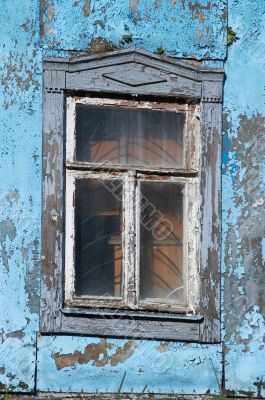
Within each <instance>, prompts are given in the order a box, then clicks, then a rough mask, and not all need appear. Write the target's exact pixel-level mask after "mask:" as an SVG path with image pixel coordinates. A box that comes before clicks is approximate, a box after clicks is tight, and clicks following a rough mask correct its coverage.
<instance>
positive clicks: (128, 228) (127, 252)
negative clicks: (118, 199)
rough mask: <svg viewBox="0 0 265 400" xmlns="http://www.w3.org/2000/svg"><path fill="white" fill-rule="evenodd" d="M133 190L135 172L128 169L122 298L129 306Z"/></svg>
mask: <svg viewBox="0 0 265 400" xmlns="http://www.w3.org/2000/svg"><path fill="white" fill-rule="evenodd" d="M135 190H136V173H135V171H129V172H128V174H126V177H125V181H124V192H123V201H124V206H123V209H124V235H123V265H124V273H125V280H124V281H125V282H124V298H125V302H126V304H127V305H128V306H129V307H133V306H135V303H136V287H135V248H136V246H135Z"/></svg>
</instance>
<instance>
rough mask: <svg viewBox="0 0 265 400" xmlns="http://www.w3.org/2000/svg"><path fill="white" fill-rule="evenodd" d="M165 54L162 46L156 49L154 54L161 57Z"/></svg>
mask: <svg viewBox="0 0 265 400" xmlns="http://www.w3.org/2000/svg"><path fill="white" fill-rule="evenodd" d="M165 52H166V50H165V49H164V48H163V47H162V46H160V47H158V48H157V49H156V51H155V54H158V55H160V56H162V55H163V54H165Z"/></svg>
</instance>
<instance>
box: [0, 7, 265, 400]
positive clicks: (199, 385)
mask: <svg viewBox="0 0 265 400" xmlns="http://www.w3.org/2000/svg"><path fill="white" fill-rule="evenodd" d="M40 6H41V7H40ZM227 11H228V15H229V21H228V25H229V26H231V27H232V29H233V30H234V31H235V32H236V34H237V37H238V40H236V41H235V43H234V44H233V45H232V46H230V47H229V49H228V54H227V56H228V57H227V60H225V57H226V52H227V47H226V14H227ZM0 16H1V28H0V31H1V39H2V40H1V43H0V54H1V58H0V114H1V130H0V140H1V146H0V304H1V311H0V391H1V390H2V391H5V390H6V389H8V390H12V391H17V392H30V391H33V390H34V389H35V378H36V376H35V366H36V346H37V345H38V360H37V361H38V369H37V389H38V390H42V391H70V392H73V391H76V392H83V391H85V392H96V391H99V392H100V391H101V392H117V390H118V387H119V385H120V382H121V380H122V377H123V376H124V373H125V372H126V376H125V380H124V385H123V387H122V391H124V392H126V391H129V392H130V391H134V392H138V393H139V392H141V391H142V390H143V388H144V387H145V385H147V388H146V391H147V392H150V393H154V392H156V393H177V394H180V395H181V394H206V393H207V394H209V393H210V394H218V393H219V392H220V387H221V382H222V378H223V376H222V367H224V373H225V375H224V378H225V389H226V390H227V393H232V394H236V395H242V396H247V397H250V396H259V397H261V396H265V367H264V359H265V343H264V335H265V321H264V319H265V284H264V270H265V268H264V267H265V231H264V226H265V221H264V198H265V195H264V194H265V184H264V182H265V179H264V178H265V158H264V157H265V156H264V154H265V153H264V147H265V140H264V139H265V135H264V131H265V128H264V123H265V115H264V86H265V79H264V75H265V74H264V72H265V32H264V26H265V3H264V1H262V0H241V1H238V0H230V1H229V3H228V10H227V2H226V1H225V0H216V1H215V2H209V1H207V0H199V1H198V0H163V1H161V0H157V1H154V2H152V4H151V5H150V1H148V0H121V1H117V0H116V1H114V0H100V1H98V2H96V1H94V0H90V1H87V0H77V1H74V0H71V1H67V2H65V1H62V0H41V1H40V4H39V1H37V0H23V1H22V2H21V1H18V0H13V1H12V2H10V1H8V0H3V1H2V2H1V9H0ZM39 26H40V29H39ZM123 34H131V35H132V37H133V44H134V45H136V46H138V47H142V48H145V49H147V50H150V51H155V50H156V48H157V47H160V46H162V47H163V48H165V49H166V53H167V54H168V55H172V56H174V57H184V58H185V57H187V58H195V59H197V60H201V59H207V60H204V65H205V66H215V67H222V66H223V62H224V61H225V70H226V82H225V88H224V114H225V115H224V135H223V165H222V173H223V183H222V209H223V228H222V229H223V237H222V249H223V250H222V273H223V274H222V309H223V313H222V325H223V330H222V332H223V336H222V338H223V342H224V347H225V353H222V344H220V345H198V344H184V343H172V342H169V343H162V342H156V341H138V340H137V341H135V342H133V344H130V343H131V342H130V341H127V340H117V339H116V340H114V339H108V340H107V341H106V342H103V345H102V346H103V350H104V346H105V350H104V351H103V352H100V353H99V354H98V356H97V357H98V358H97V360H95V359H93V357H92V356H91V354H90V353H89V351H88V350H89V348H90V347H89V346H93V345H98V344H99V343H101V342H100V339H99V338H85V337H70V336H58V337H57V336H45V337H39V338H38V340H36V336H37V334H38V330H39V316H38V314H39V312H38V307H39V303H38V302H39V274H40V242H41V234H40V224H41V222H40V221H41V125H42V123H41V121H42V112H41V99H42V93H41V80H42V75H41V64H42V57H43V56H47V55H59V56H66V55H67V56H69V55H72V54H76V52H77V51H80V50H82V51H92V52H93V51H104V50H107V49H109V48H111V47H112V48H114V47H115V46H118V47H119V46H121V44H120V39H121V37H122V35H123ZM104 343H105V344H104ZM126 346H129V351H127V353H126V356H124V358H122V357H120V358H119V357H118V358H117V353H118V354H123V353H124V351H125V350H124V349H126V348H127V347H126ZM130 346H131V347H130ZM223 356H224V357H225V363H224V365H223V366H222V362H223ZM62 360H63V362H62ZM113 360H114V361H113ZM64 362H65V363H66V364H65V365H64V364H63V363H64ZM60 363H61V364H60Z"/></svg>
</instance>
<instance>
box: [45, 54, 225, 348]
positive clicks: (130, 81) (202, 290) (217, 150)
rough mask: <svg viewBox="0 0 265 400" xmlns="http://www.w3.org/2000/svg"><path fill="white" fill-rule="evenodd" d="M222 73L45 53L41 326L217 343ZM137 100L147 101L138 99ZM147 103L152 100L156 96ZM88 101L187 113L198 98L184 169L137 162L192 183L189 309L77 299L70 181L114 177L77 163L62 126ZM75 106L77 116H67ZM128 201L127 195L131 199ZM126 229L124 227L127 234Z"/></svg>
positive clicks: (160, 62) (145, 60)
mask: <svg viewBox="0 0 265 400" xmlns="http://www.w3.org/2000/svg"><path fill="white" fill-rule="evenodd" d="M223 75H224V74H223V70H221V69H213V68H203V67H195V66H192V65H190V64H187V63H184V62H181V61H176V60H173V59H167V58H161V57H159V56H156V55H154V54H152V53H149V52H146V51H143V50H137V49H128V50H122V51H117V52H112V53H107V54H105V55H100V57H99V56H82V57H77V58H72V59H60V58H50V59H45V60H44V126H43V217H42V251H43V255H42V259H43V261H42V284H41V320H40V331H41V332H42V333H46V334H48V333H66V334H83V335H99V336H110V337H135V338H152V339H165V340H167V339H168V340H169V339H170V340H181V341H192V342H201V343H217V342H219V341H220V244H221V234H220V232H221V206H220V191H221V160H220V157H221V118H222V85H223ZM124 96H128V99H129V98H131V96H138V97H139V99H140V100H139V101H138V100H137V97H136V100H133V97H132V100H128V99H125V98H124ZM115 97H116V99H115ZM117 98H118V99H119V100H117ZM134 98H135V97H134ZM69 99H70V102H69ZM71 99H72V100H71ZM91 99H93V100H91ZM104 99H105V100H104ZM141 99H144V100H143V102H142V103H141V104H140V102H141ZM161 99H162V100H161ZM150 100H152V101H153V100H154V101H153V103H150ZM71 101H72V103H71ZM87 101H88V102H89V101H92V103H93V102H94V103H95V102H96V101H99V102H101V103H102V102H103V103H104V101H105V104H107V103H108V102H109V104H117V102H118V103H119V102H120V104H122V106H132V107H133V106H136V105H138V106H139V104H140V107H154V106H155V107H158V108H159V107H160V108H163V109H165V107H168V106H169V107H177V108H179V109H183V110H185V112H187V113H188V112H189V109H188V107H189V106H188V105H190V107H194V106H193V104H196V105H197V106H196V107H199V108H200V112H199V114H198V113H196V114H195V113H194V112H193V123H192V122H191V121H192V119H189V118H186V120H187V121H188V124H187V125H188V126H186V129H185V131H186V132H187V135H186V141H185V142H187V145H188V148H187V149H185V168H183V169H157V168H151V169H149V168H148V171H147V169H146V168H136V169H137V171H136V173H137V174H138V176H139V177H140V178H139V179H149V180H151V179H160V180H162V181H163V179H165V177H166V179H167V180H170V181H174V182H184V183H185V185H186V187H187V185H188V186H190V188H193V189H192V190H187V191H186V192H187V199H188V205H186V206H185V209H186V212H187V213H188V215H189V216H188V217H187V221H188V222H189V224H184V227H185V226H187V225H189V229H186V238H188V240H187V247H189V249H188V250H187V252H186V253H187V259H188V263H187V265H188V267H187V270H188V278H187V282H188V286H187V287H188V292H189V293H190V296H189V301H188V305H187V307H179V306H178V307H177V306H176V307H174V306H169V305H168V304H160V308H159V310H158V311H157V303H156V302H154V303H153V304H151V303H149V304H148V305H147V304H146V302H139V303H138V307H137V308H136V307H135V304H133V303H132V302H130V301H128V300H127V303H126V304H125V305H122V306H121V307H120V306H119V304H117V302H115V301H114V302H113V304H112V305H113V308H112V307H110V305H109V302H108V301H107V302H105V301H104V300H102V301H100V302H98V300H95V302H94V301H91V299H90V300H89V301H86V300H83V299H82V300H81V299H76V298H74V296H73V290H72V288H73V270H74V269H73V259H74V256H73V251H72V249H73V246H72V247H71V243H72V245H73V238H72V234H68V233H69V232H70V233H71V229H70V226H71V225H72V226H73V212H68V213H65V209H66V208H67V209H71V210H73V195H72V194H73V191H74V187H73V185H74V180H75V179H80V177H86V176H87V177H91V178H96V177H101V178H103V177H105V178H107V179H112V177H111V172H109V171H108V169H109V165H101V166H100V169H99V168H97V166H95V165H94V164H93V165H88V164H87V163H83V162H82V163H80V162H79V163H78V162H76V161H75V160H74V157H73V155H74V143H75V138H74V135H69V134H68V133H67V135H66V126H67V129H69V126H70V131H71V132H74V130H73V126H72V127H71V124H73V123H74V118H73V107H74V104H75V103H76V102H81V103H82V102H84V103H86V102H87ZM148 101H149V102H148ZM71 107H72V111H71V112H70V111H69V108H70V109H71ZM68 111H69V112H68ZM71 113H72V118H70V117H69V115H70V116H71ZM69 118H70V119H69ZM198 120H199V122H198ZM198 125H199V128H198ZM66 136H67V140H68V143H67V146H66ZM112 168H113V170H115V171H116V172H117V171H118V175H119V176H121V177H122V179H124V182H125V185H127V186H129V185H130V184H132V182H133V179H135V178H134V177H132V176H131V174H130V172H129V170H130V169H131V168H130V167H128V168H126V167H125V166H116V167H114V166H113V167H112ZM134 169H135V168H134ZM147 173H148V174H149V176H147V175H146V174H147ZM66 176H67V177H66ZM66 187H67V191H66ZM124 192H125V193H126V190H125V191H124ZM65 197H66V204H65ZM127 200H128V201H129V202H130V201H132V198H130V199H129V198H128V199H127ZM128 210H129V207H128V209H127V212H128ZM188 210H189V211H188ZM133 223H134V222H133ZM191 224H192V226H191ZM67 226H68V228H67ZM191 228H192V229H191ZM67 235H68V236H67ZM127 236H128V235H126V233H125V235H124V240H125V241H126V240H127V239H126V237H127ZM65 241H66V249H67V250H66V253H65ZM127 245H128V246H129V243H127ZM128 246H126V248H128V251H127V252H126V254H125V256H124V257H125V258H124V261H125V264H126V265H127V268H133V269H134V271H135V267H134V266H133V267H132V265H130V264H131V263H132V261H131V260H132V258H131V257H132V252H131V251H130V249H129V247H128ZM135 254H136V253H133V263H134V262H135ZM134 273H135V272H134ZM128 284H129V283H128ZM120 304H121V303H120Z"/></svg>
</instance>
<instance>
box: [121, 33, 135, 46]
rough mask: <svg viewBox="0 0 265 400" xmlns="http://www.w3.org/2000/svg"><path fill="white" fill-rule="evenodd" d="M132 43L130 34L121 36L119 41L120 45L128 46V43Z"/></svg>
mask: <svg viewBox="0 0 265 400" xmlns="http://www.w3.org/2000/svg"><path fill="white" fill-rule="evenodd" d="M132 42H133V35H130V34H128V35H122V37H121V40H120V43H121V44H122V45H124V44H129V43H132Z"/></svg>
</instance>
